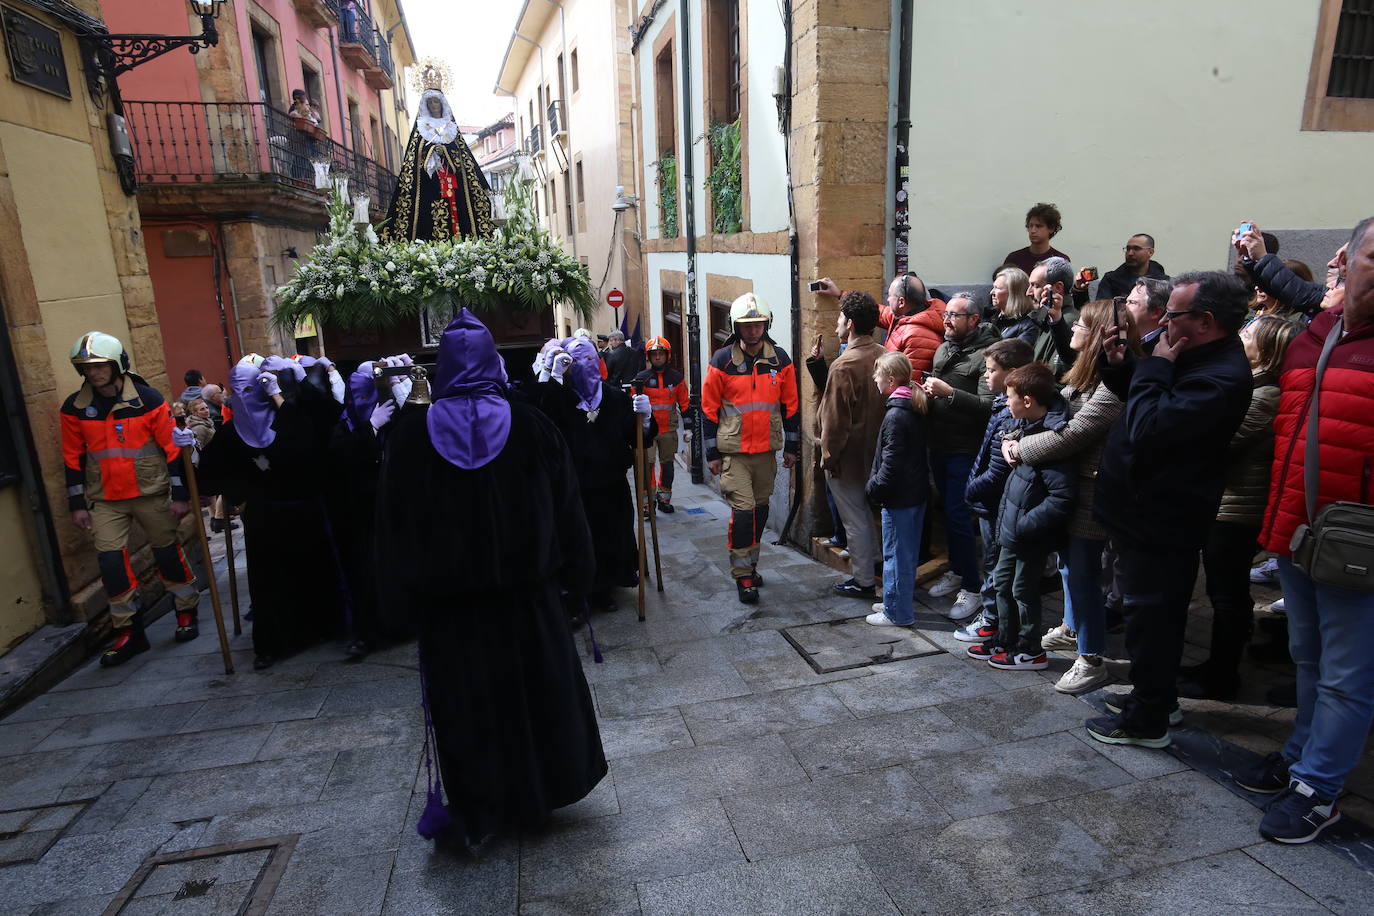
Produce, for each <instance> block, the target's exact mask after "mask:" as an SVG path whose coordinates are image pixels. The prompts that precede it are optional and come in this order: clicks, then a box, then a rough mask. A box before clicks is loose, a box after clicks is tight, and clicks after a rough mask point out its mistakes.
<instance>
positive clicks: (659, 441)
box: [635, 337, 687, 512]
mask: <svg viewBox="0 0 1374 916" xmlns="http://www.w3.org/2000/svg"><path fill="white" fill-rule="evenodd" d="M644 351H645V352H646V353H647V354H648V356H649V368H647V369H645V370H644V371H643V372H641V373H639V374H638V375H636V376H635V390H636V391H638V390H639V388H640V387H643V389H644V393H645V394H647V395H648V396H649V404H650V405H651V407H652V408H653V411H654V420H655V421H657V423H658V435H657V436H655V437H654V441H653V442H652V443H650V445H649V449H648V456H647V457H646V462H647V463H648V464H649V465H650V467H647V468H645V471H646V472H649V471H651V468H652V464H653V460H654V456H655V454H656V455H657V457H658V487H657V488H656V491H655V493H654V498H655V501H656V502H657V504H658V511H660V512H672V511H674V510H673V456H674V455H676V454H677V430H678V426H679V425H680V424H681V422H682V418H683V417H685V416H687V381H686V380H685V379H684V378H683V377H682V373H681V372H679V371H677V370H676V369H674V368H673V367H672V366H669V365H668V360H669V359H670V358H671V357H672V355H673V348H672V346H671V345H669V343H668V341H667V339H666V338H663V337H651V338H650V339H649V342H648V343H647V344H645V345H644Z"/></svg>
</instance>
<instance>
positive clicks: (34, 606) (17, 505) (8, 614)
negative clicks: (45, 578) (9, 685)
mask: <svg viewBox="0 0 1374 916" xmlns="http://www.w3.org/2000/svg"><path fill="white" fill-rule="evenodd" d="M29 526H30V522H29V513H28V508H27V507H26V506H25V505H24V498H23V494H22V493H20V489H19V487H5V488H4V489H3V490H0V544H4V545H5V549H4V550H0V654H3V653H4V652H5V651H6V650H8V649H9V648H10V646H11V645H12V644H13V643H14V642H15V641H16V640H18V639H20V638H21V637H23V636H24V635H25V634H27V633H31V632H32V631H33V630H35V629H37V628H38V627H40V626H42V625H43V585H42V583H41V582H40V581H39V578H38V571H37V569H36V568H35V566H34V553H33V545H32V544H31V543H30V540H29Z"/></svg>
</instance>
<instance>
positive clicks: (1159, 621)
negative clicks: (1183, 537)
mask: <svg viewBox="0 0 1374 916" xmlns="http://www.w3.org/2000/svg"><path fill="white" fill-rule="evenodd" d="M1117 552H1118V557H1119V559H1118V567H1117V568H1118V581H1119V583H1120V585H1121V600H1122V604H1123V606H1124V609H1125V611H1126V615H1127V616H1126V651H1127V653H1128V654H1129V655H1130V657H1131V684H1132V685H1133V686H1134V687H1135V690H1134V691H1132V693H1131V695H1130V697H1128V698H1127V700H1126V704H1125V706H1124V708H1123V709H1122V716H1123V718H1124V719H1125V721H1126V726H1127V728H1129V729H1131V730H1132V731H1135V732H1139V733H1143V734H1148V735H1157V734H1162V733H1163V732H1165V731H1167V730H1168V728H1169V713H1170V711H1171V710H1172V709H1173V708H1174V706H1175V705H1176V704H1177V703H1178V692H1177V688H1176V686H1175V680H1176V678H1177V677H1178V665H1179V659H1180V658H1181V657H1182V655H1183V634H1184V630H1185V629H1186V627H1187V625H1188V602H1189V600H1190V599H1191V598H1192V595H1193V585H1194V583H1196V581H1197V573H1198V566H1199V562H1200V558H1199V551H1197V550H1146V549H1143V548H1140V547H1136V546H1134V545H1132V544H1127V543H1125V542H1122V541H1118V543H1117Z"/></svg>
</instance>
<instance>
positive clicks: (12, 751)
mask: <svg viewBox="0 0 1374 916" xmlns="http://www.w3.org/2000/svg"><path fill="white" fill-rule="evenodd" d="M65 722H66V719H63V718H58V719H48V720H47V721H38V722H24V721H16V722H11V721H10V720H9V719H6V720H5V722H4V724H0V757H13V756H15V755H16V754H27V753H28V752H29V751H31V750H33V749H34V748H35V747H37V746H38V745H39V743H41V742H42V741H43V740H44V739H45V738H47V737H48V736H49V735H51V734H52V733H53V732H55V731H57V730H58V729H59V728H61V727H62V725H63V724H64V723H65Z"/></svg>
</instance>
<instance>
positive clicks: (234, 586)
mask: <svg viewBox="0 0 1374 916" xmlns="http://www.w3.org/2000/svg"><path fill="white" fill-rule="evenodd" d="M220 500H221V502H223V503H224V507H225V508H224V559H225V561H226V562H228V564H229V606H230V607H231V608H232V609H233V611H234V635H235V636H241V635H243V621H241V620H240V619H239V571H238V566H237V564H236V563H235V562H234V525H233V522H234V518H233V516H232V515H231V514H230V506H229V503H228V502H227V501H225V500H224V498H223V497H220Z"/></svg>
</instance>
